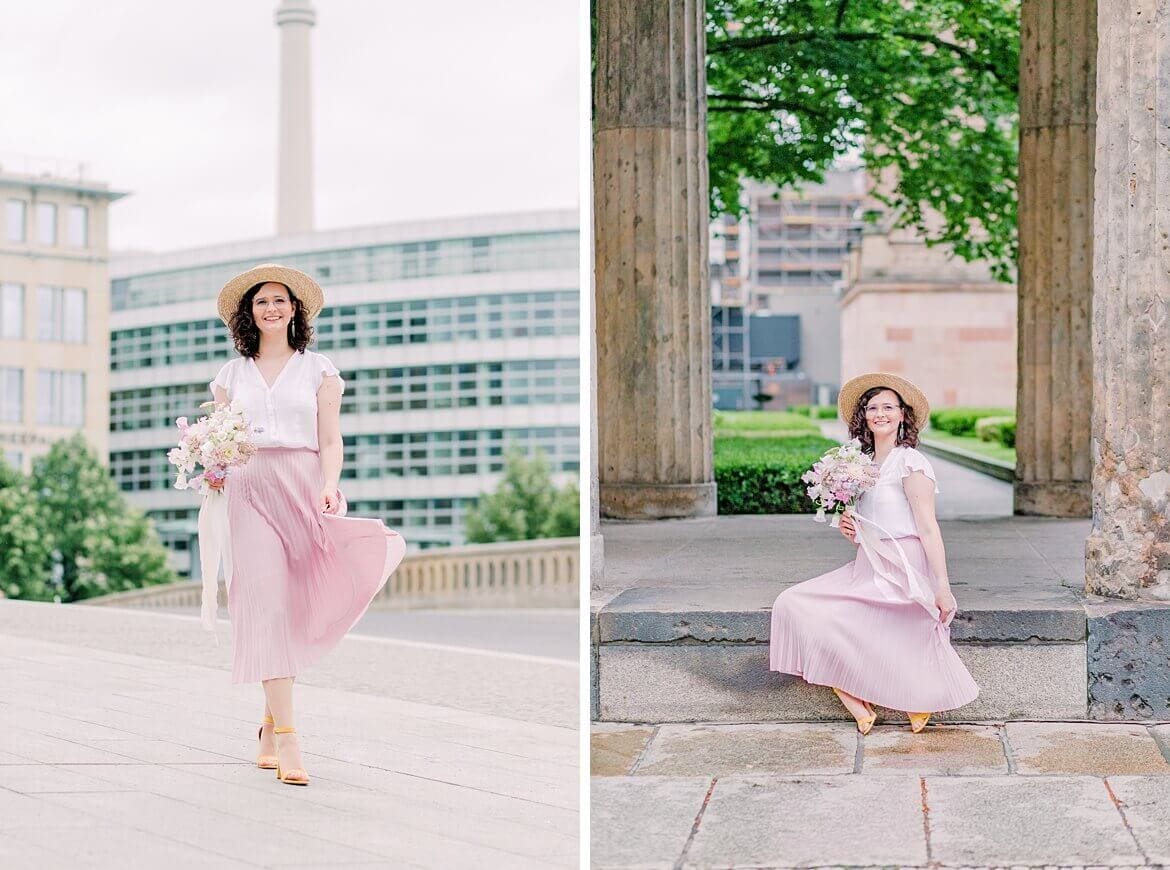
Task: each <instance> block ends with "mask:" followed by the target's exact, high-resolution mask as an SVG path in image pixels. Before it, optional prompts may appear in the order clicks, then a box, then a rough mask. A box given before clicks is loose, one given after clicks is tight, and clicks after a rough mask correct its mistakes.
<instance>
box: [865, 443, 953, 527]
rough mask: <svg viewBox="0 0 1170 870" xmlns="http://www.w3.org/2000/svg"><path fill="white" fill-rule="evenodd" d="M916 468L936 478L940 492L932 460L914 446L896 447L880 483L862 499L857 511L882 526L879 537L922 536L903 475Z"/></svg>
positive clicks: (886, 462)
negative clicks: (903, 484) (904, 486)
mask: <svg viewBox="0 0 1170 870" xmlns="http://www.w3.org/2000/svg"><path fill="white" fill-rule="evenodd" d="M915 471H921V472H922V473H923V474H925V475H926V476H927V477H929V478H930V479H931V480H933V481H935V487H934V491H935V492H936V493H937V492H938V491H939V489H938V483H937V480H938V479H937V478H936V477H935V476H934V468H933V467H932V466H931V464H930V460H929V459H927V458H926V457H925V456H923V455H922V454H921V453H919V452H918V451H917V450H916V449H914V448H913V447H895V448H894V449H893V450H891V451H890V455H889V456H887V457H886V460H885V462H883V463H882V469H881V476H880V477H878V482H877V483H876V484H875V485H874V486H873V488H872V489H870V490H868V491H867V492H866V493H865V494H864V495H862V496H861V498H860V499H859V500H858V502H857V513H859V514H860V515H861V516H862V517H863V518H868V519H870V520H872V521H873V522H874V523H876V524H877V525H878V526H881V528H880V529H878V530H877V532H878V537H879V538H906V537H910V536H914V537H919V535H918V524H917V523H915V522H914V512H913V511H911V510H910V499H908V498H906V490H904V489H903V488H902V480H903V478H906V477H909V476H910V475H911V474H913V473H914V472H915ZM863 521H864V519H863Z"/></svg>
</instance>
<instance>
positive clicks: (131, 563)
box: [32, 435, 177, 601]
mask: <svg viewBox="0 0 1170 870" xmlns="http://www.w3.org/2000/svg"><path fill="white" fill-rule="evenodd" d="M32 491H33V492H34V493H35V494H36V496H37V498H38V500H39V503H40V507H41V509H42V511H43V512H44V514H45V517H46V529H47V535H46V537H47V540H48V543H49V545H50V547H51V549H52V551H53V557H54V560H55V562H56V563H57V564H58V565H59V566H60V577H61V592H60V594H61V600H62V601H76V600H78V599H82V598H91V597H93V596H95V595H104V594H105V593H107V592H119V591H122V590H126V589H137V588H139V587H142V586H151V585H154V584H156V583H170V582H173V581H174V580H175V579H177V578H176V576H175V573H174V571H172V570H171V568H170V566H169V564H168V561H167V552H166V549H165V548H164V547H163V545H162V543H161V542H160V541H159V539H158V535H157V534H155V532H154V527H153V524H152V523H151V522H150V521H149V520H148V519H147V518H146V517H145V516H144V515H143V514H142V512H141V511H138V510H135V509H133V508H131V507H130V505H129V504H127V502H126V499H125V498H124V497H123V496H122V494H121V492H119V491H118V488H117V486H116V485H115V483H114V481H113V478H111V477H110V473H109V471H107V470H106V469H105V468H104V467H103V466H102V464H101V462H100V461H99V460H98V457H97V455H96V454H95V453H94V452H93V450H92V449H90V447H89V445H88V444H86V442H85V439H84V438H83V437H82V436H81V435H74V436H73V437H71V438H68V439H66V440H63V441H58V442H57V443H55V444H54V445H53V446H52V447H51V448H50V450H49V452H48V453H47V454H46V455H45V456H41V457H38V458H37V459H35V460H34V461H33V471H32Z"/></svg>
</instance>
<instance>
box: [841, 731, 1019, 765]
mask: <svg viewBox="0 0 1170 870" xmlns="http://www.w3.org/2000/svg"><path fill="white" fill-rule="evenodd" d="M864 746H865V749H864V752H865V754H864V757H863V760H862V766H861V770H862V773H893V772H896V771H904V772H906V773H908V774H919V775H935V776H938V775H958V774H1006V773H1007V772H1008V763H1007V756H1006V755H1004V750H1003V742H1002V740H1001V739H1000V734H999V728H998V727H996V726H995V725H939V726H933V725H931V726H927V727H926V728H925V729H924V730H923V731H922V732H921V733H919V734H914V733H913V732H911V731H910V730H908V729H906V728H884V727H878V728H874V729H873V730H872V731H870V732H869V734H867V735H866V736H865V740H864Z"/></svg>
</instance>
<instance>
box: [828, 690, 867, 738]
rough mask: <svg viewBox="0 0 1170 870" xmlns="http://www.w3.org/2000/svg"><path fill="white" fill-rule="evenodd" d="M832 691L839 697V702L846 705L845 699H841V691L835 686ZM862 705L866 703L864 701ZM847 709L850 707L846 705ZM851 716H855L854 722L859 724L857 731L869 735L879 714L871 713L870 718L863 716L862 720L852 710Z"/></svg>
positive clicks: (850, 711)
mask: <svg viewBox="0 0 1170 870" xmlns="http://www.w3.org/2000/svg"><path fill="white" fill-rule="evenodd" d="M832 689H833V694H834V695H836V696H837V700H838V701H840V702H841V703H842V704H845V699H844V698H842V697H841V690H840V689H838V688H837V687H836V686H833V687H832ZM858 700H860V699H858ZM862 703H863V704H864V703H865V702H864V701H862ZM845 709H846V710H849V706H848V705H846V706H845ZM867 709H868V705H867ZM849 715H850V716H853V719H854V721H855V722H857V730H858V731H860V732H861V733H862V734H863V735H865V734H868V733H869V731H870V729H871V728H873V723H874V722H876V721H877V713H871V714H870V715H868V716H862V717H861V718H860V719H858V718H857V715H856V714H854V713H853V711H852V710H849Z"/></svg>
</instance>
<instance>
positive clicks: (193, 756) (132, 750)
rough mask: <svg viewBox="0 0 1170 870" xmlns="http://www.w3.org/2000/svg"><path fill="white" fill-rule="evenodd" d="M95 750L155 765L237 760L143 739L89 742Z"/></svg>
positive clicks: (213, 762)
mask: <svg viewBox="0 0 1170 870" xmlns="http://www.w3.org/2000/svg"><path fill="white" fill-rule="evenodd" d="M86 743H87V744H88V745H89V746H92V747H93V748H95V749H102V750H106V751H109V752H116V753H117V754H119V755H123V756H125V757H126V758H129V759H133V760H135V761H145V762H150V763H153V764H198V763H202V764H223V763H225V762H229V761H235V760H236V759H234V758H231V757H230V756H226V755H220V754H218V753H214V752H204V751H203V750H201V749H192V748H191V747H189V746H181V745H179V744H177V743H170V742H168V741H166V740H145V739H143V738H141V737H135V738H121V739H119V740H87V741H86Z"/></svg>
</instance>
